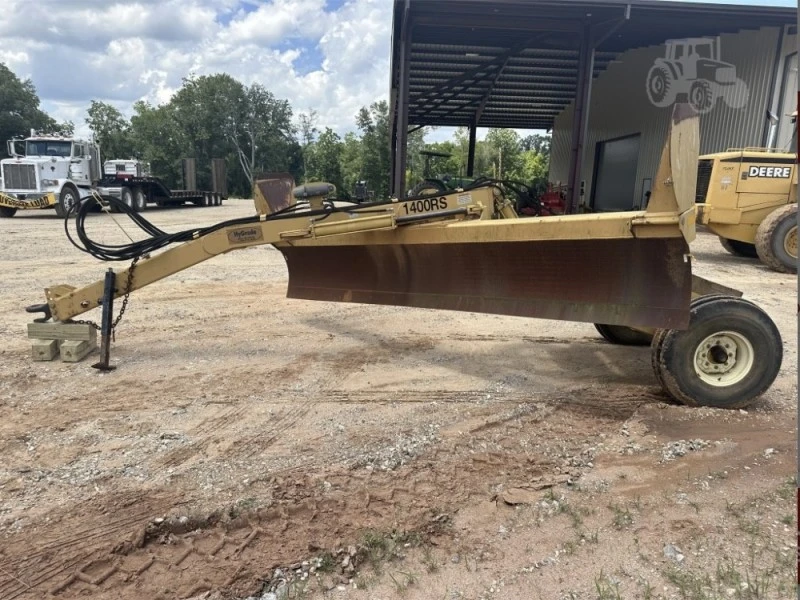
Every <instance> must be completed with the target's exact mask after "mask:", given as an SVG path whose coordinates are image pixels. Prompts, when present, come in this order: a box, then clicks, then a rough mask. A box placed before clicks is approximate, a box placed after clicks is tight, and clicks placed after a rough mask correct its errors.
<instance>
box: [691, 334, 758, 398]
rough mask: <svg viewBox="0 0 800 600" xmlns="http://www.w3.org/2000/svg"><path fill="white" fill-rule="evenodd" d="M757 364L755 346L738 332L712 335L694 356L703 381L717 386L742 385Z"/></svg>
mask: <svg viewBox="0 0 800 600" xmlns="http://www.w3.org/2000/svg"><path fill="white" fill-rule="evenodd" d="M754 364H755V352H754V350H753V345H752V344H751V343H750V340H748V339H747V338H746V337H744V336H743V335H742V334H740V333H737V332H735V331H720V332H719V333H715V334H713V335H710V336H708V337H707V338H706V339H704V340H703V341H702V342H700V345H699V346H698V347H697V350H695V353H694V370H695V372H696V373H697V375H698V376H699V377H700V379H701V380H702V381H704V382H705V383H707V384H709V385H712V386H714V387H726V386H729V385H734V384H735V383H738V382H739V381H741V380H742V379H744V378H745V377H747V374H748V373H749V372H750V371H751V370H752V368H753V365H754Z"/></svg>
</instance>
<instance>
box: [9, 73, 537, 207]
mask: <svg viewBox="0 0 800 600" xmlns="http://www.w3.org/2000/svg"><path fill="white" fill-rule="evenodd" d="M39 105H40V101H39V98H38V96H37V94H36V90H35V88H34V85H33V83H32V82H31V81H30V80H24V81H22V80H20V79H19V78H18V77H17V76H16V75H15V74H14V73H13V72H12V71H11V70H9V69H8V68H7V67H6V66H5V65H4V64H2V63H0V137H2V139H3V140H7V139H10V138H12V137H16V136H25V135H27V134H28V133H29V131H30V129H31V128H33V129H36V130H37V131H40V132H48V133H61V134H63V135H72V134H73V132H74V124H73V123H71V122H64V123H57V122H56V121H55V120H54V119H52V118H51V117H50V116H49V115H47V114H46V113H45V112H43V111H42V110H41V109H40V108H39ZM319 121H320V120H319V115H318V114H317V113H316V112H315V111H313V110H311V111H309V112H307V113H300V114H298V115H297V119H295V118H294V112H293V110H292V107H291V105H290V104H289V102H288V101H287V100H284V99H280V98H277V97H275V96H274V95H273V94H272V92H270V91H269V90H267V89H266V88H265V87H264V86H262V85H260V84H258V83H254V84H252V85H249V86H248V85H245V84H243V83H241V82H240V81H238V80H236V79H235V78H233V77H231V76H230V75H227V74H214V75H203V76H199V77H198V76H190V77H187V78H185V79H184V80H183V84H182V86H181V88H180V89H179V90H178V91H177V92H176V93H175V94H174V95H173V96H172V98H171V99H170V100H169V102H167V103H166V104H161V105H153V104H151V103H149V102H145V101H138V102H136V103H134V105H133V114H132V115H131V117H130V118H126V117H125V116H124V115H123V114H122V113H121V112H120V111H119V110H118V109H117V108H115V107H114V106H113V105H111V104H109V103H107V102H102V101H100V100H92V101H91V103H90V105H89V107H88V109H87V111H86V118H85V122H86V124H87V125H88V127H89V129H90V130H91V131H92V134H93V136H94V138H95V140H96V141H97V143H98V144H99V145H100V151H101V153H102V156H103V159H104V160H106V159H112V158H138V159H141V160H143V161H146V162H149V163H150V166H151V171H152V173H153V174H154V175H156V176H158V177H161V178H162V179H164V180H165V182H166V183H167V185H169V186H170V187H173V188H179V187H180V186H181V159H183V158H189V157H192V158H195V162H196V169H197V184H198V186H199V187H200V188H202V189H210V186H211V159H212V158H224V159H225V161H226V164H227V170H228V189H229V192H230V194H231V195H232V196H243V197H249V196H250V193H251V189H252V181H253V179H254V178H257V177H258V175H259V174H260V173H266V172H274V171H287V172H289V173H291V174H292V176H293V177H294V178H295V181H297V182H303V181H328V182H330V183H333V184H334V185H336V188H337V190H338V196H339V197H340V198H349V197H351V196H352V195H353V193H354V190H355V188H356V184H357V183H358V182H365V183H366V187H367V189H369V190H370V192H371V193H372V194H373V195H374V197H375V198H385V197H388V196H389V195H390V189H389V177H390V168H391V164H390V163H391V160H390V158H391V157H390V152H389V136H390V119H389V106H388V104H387V103H386V102H385V101H380V102H375V103H373V104H371V105H370V106H365V107H362V108H361V109H360V110H359V111H358V113H357V114H356V115H355V125H356V130H355V131H351V132H348V133H346V134H345V135H344V136H340V135H339V134H338V133H336V132H335V131H334V130H333V129H331V128H330V127H326V126H324V125H322V124H321V123H320V122H319ZM431 131H432V130H431V128H422V129H419V130H417V131H415V132H413V133H412V134H411V135H410V136H409V145H408V168H407V172H406V186H407V188H408V189H410V188H412V187H413V186H414V185H415V184H416V183H418V182H419V181H421V180H422V179H423V178H424V177H435V178H440V179H441V178H443V177H446V176H451V177H460V176H464V175H466V168H467V154H468V147H469V134H468V131H467V130H466V129H458V130H457V131H456V132H455V135H454V137H453V139H452V140H448V141H445V142H437V143H426V140H425V135H426V134H428V133H430V132H431ZM424 151H433V152H435V153H436V154H437V155H435V156H434V155H428V156H426V155H425V154H424V153H423V152H424ZM0 152H1V153H2V155H3V156H5V155H6V154H5V145H3V147H2V150H0ZM441 155H446V156H441ZM549 155H550V138H549V137H548V136H541V135H531V136H527V137H524V138H523V137H520V136H519V135H518V134H517V133H516V131H514V130H511V129H493V130H490V131H489V133H488V135H487V136H486V138H485V139H484V140H482V141H480V142H478V143H477V145H476V151H475V174H476V175H482V176H487V177H491V178H495V179H513V180H517V181H522V182H525V183H528V184H531V183H532V182H535V181H541V180H542V179H544V178H546V176H547V170H548V163H549Z"/></svg>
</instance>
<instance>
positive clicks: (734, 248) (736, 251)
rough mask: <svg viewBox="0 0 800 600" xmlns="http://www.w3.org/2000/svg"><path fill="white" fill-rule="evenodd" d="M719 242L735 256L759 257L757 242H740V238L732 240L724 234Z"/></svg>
mask: <svg viewBox="0 0 800 600" xmlns="http://www.w3.org/2000/svg"><path fill="white" fill-rule="evenodd" d="M719 243H720V244H722V247H723V248H725V250H727V251H728V252H730V253H731V254H733V255H734V256H743V257H745V258H758V252H756V245H755V244H748V243H747V242H740V241H739V240H731V239H728V238H724V237H722V236H720V237H719Z"/></svg>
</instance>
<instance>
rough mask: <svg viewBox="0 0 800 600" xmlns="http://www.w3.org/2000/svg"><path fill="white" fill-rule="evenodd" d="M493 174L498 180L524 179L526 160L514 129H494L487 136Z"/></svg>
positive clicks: (486, 141)
mask: <svg viewBox="0 0 800 600" xmlns="http://www.w3.org/2000/svg"><path fill="white" fill-rule="evenodd" d="M485 143H486V146H487V147H488V148H489V151H490V156H491V161H492V166H493V174H494V176H495V177H496V178H498V179H523V177H524V174H523V167H524V160H523V157H522V145H521V144H520V138H519V135H518V134H517V132H516V131H514V130H513V129H492V130H490V131H489V133H488V134H487V135H486V140H485Z"/></svg>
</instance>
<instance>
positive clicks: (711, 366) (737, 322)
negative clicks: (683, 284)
mask: <svg viewBox="0 0 800 600" xmlns="http://www.w3.org/2000/svg"><path fill="white" fill-rule="evenodd" d="M665 331H666V333H664V334H663V335H662V336H657V338H660V340H659V353H658V358H657V360H655V361H654V362H656V363H657V364H656V365H655V366H656V368H657V369H658V371H659V372H660V377H659V379H660V381H661V382H662V385H663V386H664V390H665V391H666V392H667V393H668V394H669V395H670V396H672V397H673V398H674V399H675V400H677V401H678V402H680V403H682V404H685V405H687V406H708V407H714V408H742V407H744V406H747V405H749V404H751V403H752V402H753V401H754V400H756V399H757V398H758V397H759V396H760V395H761V394H763V393H764V392H765V391H766V390H767V389H768V388H769V387H770V386H771V385H772V383H773V382H774V381H775V378H776V377H777V376H778V372H779V371H780V368H781V363H782V361H783V342H782V340H781V335H780V332H779V331H778V328H777V326H776V325H775V323H774V322H773V321H772V319H770V317H769V316H768V315H767V314H766V313H765V312H764V311H763V310H761V309H760V308H759V307H758V306H756V305H755V304H753V303H752V302H748V301H747V300H742V299H741V298H732V297H715V298H711V299H706V300H703V299H702V298H700V299H698V300H696V301H694V302H692V305H691V309H690V322H689V328H688V329H686V330H676V329H669V330H665Z"/></svg>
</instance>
